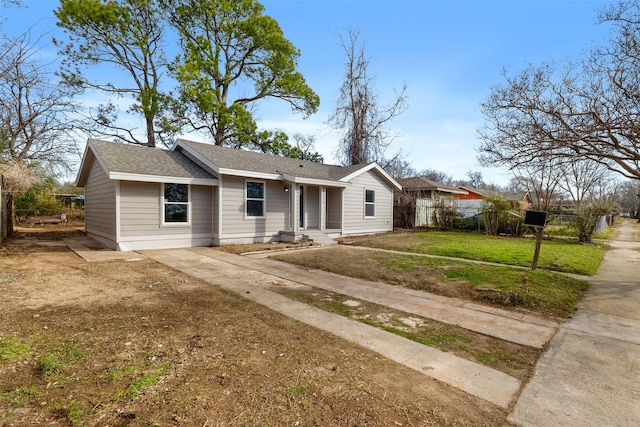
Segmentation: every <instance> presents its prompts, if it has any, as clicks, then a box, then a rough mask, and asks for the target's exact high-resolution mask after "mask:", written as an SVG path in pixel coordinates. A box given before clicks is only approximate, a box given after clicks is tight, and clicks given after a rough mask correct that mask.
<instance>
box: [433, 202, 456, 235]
mask: <svg viewBox="0 0 640 427" xmlns="http://www.w3.org/2000/svg"><path fill="white" fill-rule="evenodd" d="M459 216H460V214H459V213H458V212H456V211H455V210H454V209H453V208H452V207H451V206H446V205H445V204H444V203H443V202H440V203H439V204H438V206H436V209H435V210H434V211H433V223H434V224H436V226H437V227H438V229H439V230H442V231H450V230H453V225H454V223H455V221H456V219H458V217H459Z"/></svg>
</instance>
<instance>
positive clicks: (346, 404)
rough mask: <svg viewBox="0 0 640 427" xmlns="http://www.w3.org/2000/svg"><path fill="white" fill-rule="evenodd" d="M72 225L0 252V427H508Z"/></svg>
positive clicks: (355, 350)
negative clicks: (71, 242) (94, 251)
mask: <svg viewBox="0 0 640 427" xmlns="http://www.w3.org/2000/svg"><path fill="white" fill-rule="evenodd" d="M73 226H74V224H68V225H63V224H58V225H45V226H41V227H36V226H34V227H31V228H28V229H26V228H25V229H18V234H19V235H20V237H19V238H18V239H15V240H12V241H9V242H5V243H6V245H5V247H4V248H0V292H1V293H2V299H1V300H0V301H1V302H0V307H1V310H0V425H3V426H24V425H79V426H174V425H175V426H225V425H229V426H231V425H233V426H236V425H268V426H276V425H277V426H280V425H290V426H310V425H319V426H320V425H321V426H325V425H336V426H346V425H348V426H393V425H396V426H426V425H447V426H448V425H474V426H491V425H500V426H502V425H506V424H508V423H507V422H506V421H505V418H506V415H507V414H506V412H505V411H503V410H501V409H499V408H497V407H495V406H493V405H491V404H489V403H487V402H485V401H482V400H480V399H477V398H475V397H473V396H470V395H468V394H465V393H463V392H460V391H458V390H456V389H454V388H452V387H449V386H447V385H444V384H441V383H438V382H437V381H435V380H430V379H428V378H427V377H424V376H421V375H417V374H416V373H415V372H414V371H412V370H410V369H408V368H405V367H403V366H400V365H397V364H395V363H393V362H390V361H388V360H386V359H384V358H382V357H381V356H379V355H377V354H376V353H372V352H370V351H368V350H365V349H363V348H360V347H357V346H355V345H353V344H350V343H347V342H345V341H343V340H341V339H338V338H336V337H334V336H332V335H331V334H327V333H324V332H321V331H318V330H316V329H313V328H311V327H309V326H306V325H304V324H301V323H299V322H296V321H294V320H291V319H289V318H286V317H283V316H282V315H280V314H278V313H275V312H272V311H270V310H268V309H265V308H263V307H261V306H258V305H256V304H254V303H251V302H249V301H246V300H244V299H241V298H240V297H237V296H235V295H231V294H229V293H226V292H224V291H222V290H220V289H218V288H215V287H213V286H211V285H208V284H207V283H205V282H202V281H199V280H197V279H193V278H191V277H189V276H185V275H184V274H181V273H178V272H176V271H173V270H171V269H169V268H167V267H165V266H163V265H160V264H158V263H155V262H153V261H151V260H148V259H141V258H140V257H133V258H130V259H127V260H118V261H109V262H101V263H87V262H85V261H84V260H82V259H81V258H80V257H78V256H77V255H76V254H74V253H73V252H71V251H69V250H68V249H67V248H66V247H65V246H64V245H62V243H61V241H60V239H62V238H65V237H69V236H74V235H80V233H79V232H78V231H73V229H72V228H73Z"/></svg>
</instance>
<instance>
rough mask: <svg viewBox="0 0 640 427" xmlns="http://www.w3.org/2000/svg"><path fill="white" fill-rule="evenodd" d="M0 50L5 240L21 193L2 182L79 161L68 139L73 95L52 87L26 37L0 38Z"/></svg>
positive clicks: (66, 89)
mask: <svg viewBox="0 0 640 427" xmlns="http://www.w3.org/2000/svg"><path fill="white" fill-rule="evenodd" d="M2 51H3V52H4V53H3V54H2V55H0V173H2V174H5V175H6V176H5V178H6V179H5V180H3V181H4V187H3V188H2V191H3V192H4V193H7V194H8V197H7V199H6V202H7V206H8V207H9V215H8V216H7V227H8V236H9V237H10V236H11V231H12V221H13V193H14V192H15V191H21V190H23V188H20V187H19V186H17V185H15V183H14V184H11V187H9V184H8V182H9V181H7V179H9V177H11V176H18V177H24V175H25V171H31V172H33V171H34V170H42V169H49V170H51V169H52V168H53V169H59V168H64V169H69V168H70V166H71V164H72V161H73V159H74V155H76V158H77V157H79V152H78V147H77V146H76V140H77V138H76V136H75V134H74V132H75V131H74V129H75V123H76V119H75V116H74V113H75V112H77V104H76V103H75V102H73V100H72V98H73V96H74V95H75V91H74V90H73V89H72V88H69V87H66V86H63V85H59V84H57V82H56V79H55V76H54V74H53V73H52V72H51V71H50V70H49V66H50V65H51V64H48V63H42V62H40V61H39V60H38V57H37V55H38V48H37V42H36V43H32V42H31V39H30V38H29V34H28V33H26V34H24V35H22V36H20V37H18V38H17V39H5V40H4V42H3V44H2ZM16 171H20V173H16ZM14 181H15V180H14ZM25 182H27V181H25Z"/></svg>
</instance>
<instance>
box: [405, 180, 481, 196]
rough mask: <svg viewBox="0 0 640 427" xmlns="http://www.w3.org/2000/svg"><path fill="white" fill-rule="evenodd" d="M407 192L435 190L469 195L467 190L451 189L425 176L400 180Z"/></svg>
mask: <svg viewBox="0 0 640 427" xmlns="http://www.w3.org/2000/svg"><path fill="white" fill-rule="evenodd" d="M398 182H399V183H400V185H402V188H404V189H405V190H435V191H441V192H443V193H451V194H469V193H468V192H467V191H466V190H461V189H458V188H453V187H450V186H448V185H446V184H443V183H441V182H437V181H433V180H431V179H428V178H425V177H423V176H414V177H411V178H401V179H398Z"/></svg>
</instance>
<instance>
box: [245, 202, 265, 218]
mask: <svg viewBox="0 0 640 427" xmlns="http://www.w3.org/2000/svg"><path fill="white" fill-rule="evenodd" d="M263 203H264V202H263V201H262V200H247V216H263V215H264V212H263V210H262V204H263Z"/></svg>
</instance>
